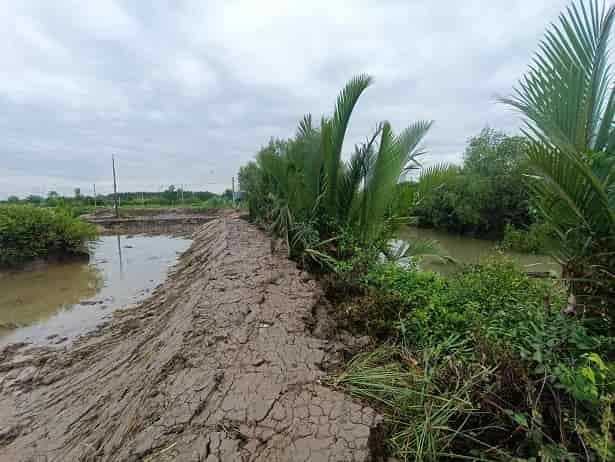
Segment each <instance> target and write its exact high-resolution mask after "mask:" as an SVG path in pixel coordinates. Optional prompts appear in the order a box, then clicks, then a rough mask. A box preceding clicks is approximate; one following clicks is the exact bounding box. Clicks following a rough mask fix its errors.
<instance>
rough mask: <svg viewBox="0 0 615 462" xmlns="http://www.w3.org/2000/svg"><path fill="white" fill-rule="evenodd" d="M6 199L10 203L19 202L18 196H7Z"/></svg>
mask: <svg viewBox="0 0 615 462" xmlns="http://www.w3.org/2000/svg"><path fill="white" fill-rule="evenodd" d="M7 200H8V202H11V203H17V202H19V197H17V196H9V197H8V199H7Z"/></svg>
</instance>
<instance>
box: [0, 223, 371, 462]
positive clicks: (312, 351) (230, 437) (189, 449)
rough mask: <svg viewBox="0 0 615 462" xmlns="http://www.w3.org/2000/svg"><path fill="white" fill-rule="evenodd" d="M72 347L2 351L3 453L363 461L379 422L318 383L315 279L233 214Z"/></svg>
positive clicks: (40, 457) (321, 353) (0, 457)
mask: <svg viewBox="0 0 615 462" xmlns="http://www.w3.org/2000/svg"><path fill="white" fill-rule="evenodd" d="M194 238H195V241H194V244H193V245H192V247H191V248H190V250H188V251H187V252H186V253H185V254H184V255H183V257H182V258H181V260H180V262H179V264H178V266H177V267H176V269H175V271H174V273H173V274H172V275H171V276H170V277H169V278H168V280H167V282H165V283H164V284H163V285H162V286H161V287H160V288H159V289H158V290H157V291H156V292H155V293H154V294H153V296H152V297H151V298H150V299H149V300H147V301H146V302H144V303H143V304H142V305H140V306H139V307H137V308H134V309H131V310H126V311H123V312H120V313H119V314H118V315H116V316H115V318H114V319H113V320H112V321H111V322H110V323H109V324H108V325H107V326H105V327H103V328H101V329H100V330H99V331H98V332H96V333H94V334H92V335H90V336H87V337H85V338H83V339H82V340H80V341H78V342H77V343H76V345H74V346H73V347H72V348H71V349H69V350H62V351H56V352H47V353H40V352H39V353H38V354H36V355H30V356H28V355H24V354H23V353H17V352H11V351H8V350H6V351H4V352H2V356H1V358H2V359H0V461H63V462H64V461H77V460H79V461H90V460H91V461H94V460H96V461H98V460H113V461H119V460H121V461H124V460H129V461H208V462H209V461H267V462H273V461H365V460H370V458H371V455H370V445H371V444H372V443H373V438H374V437H375V436H377V435H376V434H377V433H378V431H376V430H375V429H376V427H377V426H378V425H379V423H380V418H379V417H378V416H377V415H376V414H375V412H374V411H373V410H372V409H370V408H368V407H364V406H362V405H360V404H358V403H355V402H352V401H351V400H350V399H349V398H348V397H347V396H345V395H343V394H342V393H340V392H337V391H335V390H332V389H330V388H327V387H326V386H324V385H322V384H321V380H322V379H323V378H324V377H325V373H324V372H323V371H322V370H321V368H320V365H321V364H322V362H323V361H324V360H325V358H326V351H325V350H326V349H327V343H326V341H325V340H322V339H317V338H314V337H313V336H312V335H311V334H310V333H309V331H308V330H307V329H306V322H308V321H309V318H310V316H311V315H312V311H313V308H314V306H315V303H317V300H318V297H319V289H318V287H317V285H316V283H315V282H314V281H312V280H310V279H309V278H308V277H307V276H306V275H305V274H303V273H301V272H300V271H299V270H298V269H297V268H296V267H295V265H294V264H293V263H292V262H289V261H288V260H286V259H284V258H281V257H279V256H275V255H272V254H271V250H270V243H269V240H268V239H267V237H266V236H265V235H264V234H263V233H262V232H260V231H259V230H257V229H256V228H254V227H253V226H251V225H249V224H248V223H246V222H245V221H243V220H241V219H240V218H238V217H237V216H236V215H227V216H221V217H219V218H216V219H215V220H213V221H211V222H209V223H207V224H205V225H203V227H202V228H200V230H199V231H198V232H197V233H196V235H195V236H194Z"/></svg>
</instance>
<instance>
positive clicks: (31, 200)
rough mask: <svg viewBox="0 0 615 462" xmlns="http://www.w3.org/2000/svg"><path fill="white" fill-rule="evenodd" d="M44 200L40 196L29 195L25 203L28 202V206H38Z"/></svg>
mask: <svg viewBox="0 0 615 462" xmlns="http://www.w3.org/2000/svg"><path fill="white" fill-rule="evenodd" d="M44 200H45V199H43V198H42V197H41V196H37V195H35V194H31V195H29V196H28V197H26V202H28V203H30V204H40V203H41V202H43V201H44Z"/></svg>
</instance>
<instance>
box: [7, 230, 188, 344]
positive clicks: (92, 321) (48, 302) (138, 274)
mask: <svg viewBox="0 0 615 462" xmlns="http://www.w3.org/2000/svg"><path fill="white" fill-rule="evenodd" d="M190 243H191V241H190V240H188V239H181V238H176V237H169V236H103V237H101V238H100V239H99V241H98V242H97V243H96V245H95V247H94V251H93V253H92V255H91V257H90V260H89V262H87V261H86V262H68V263H66V262H65V263H45V264H40V265H35V266H34V267H33V268H30V269H29V270H27V271H20V272H4V273H0V346H3V345H6V344H9V343H16V342H31V343H34V344H39V345H45V344H53V343H62V344H63V345H64V344H65V342H70V341H72V340H74V339H75V338H76V337H77V336H79V335H81V334H84V333H86V332H88V331H91V330H93V329H94V328H95V327H96V326H97V325H98V324H100V323H101V322H102V321H103V320H104V319H105V318H106V317H108V316H109V315H110V314H111V313H112V312H113V311H114V310H117V309H119V308H122V307H126V306H128V305H131V304H134V303H137V302H139V301H141V300H143V299H145V298H146V297H147V296H148V295H149V293H150V292H151V291H152V290H153V289H154V288H155V287H156V286H157V285H158V284H160V283H161V282H162V281H164V279H165V277H166V275H167V273H168V270H169V268H170V267H171V266H172V265H173V264H175V262H176V261H177V257H178V254H180V253H182V252H183V251H185V250H186V249H187V248H188V247H189V246H190Z"/></svg>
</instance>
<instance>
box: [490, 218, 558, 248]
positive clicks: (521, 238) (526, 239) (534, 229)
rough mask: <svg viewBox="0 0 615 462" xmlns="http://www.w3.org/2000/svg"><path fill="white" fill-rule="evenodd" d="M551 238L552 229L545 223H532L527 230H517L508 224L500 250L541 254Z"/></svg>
mask: <svg viewBox="0 0 615 462" xmlns="http://www.w3.org/2000/svg"><path fill="white" fill-rule="evenodd" d="M549 236H550V228H549V226H548V225H547V224H545V223H532V224H531V225H530V226H528V227H527V228H517V227H515V226H514V225H511V224H507V225H506V227H505V228H504V237H503V238H502V242H501V243H500V248H502V249H505V250H514V251H517V252H524V253H541V252H544V251H545V243H546V241H547V239H549Z"/></svg>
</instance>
